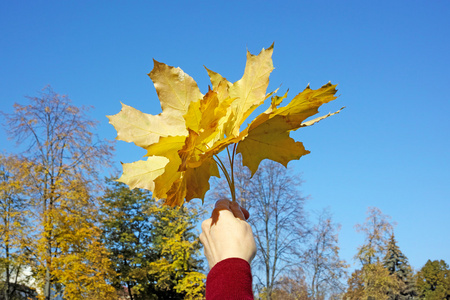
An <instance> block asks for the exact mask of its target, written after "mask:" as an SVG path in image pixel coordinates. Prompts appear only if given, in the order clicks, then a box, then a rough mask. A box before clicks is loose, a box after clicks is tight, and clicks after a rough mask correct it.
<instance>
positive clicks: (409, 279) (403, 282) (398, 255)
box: [383, 234, 417, 300]
mask: <svg viewBox="0 0 450 300" xmlns="http://www.w3.org/2000/svg"><path fill="white" fill-rule="evenodd" d="M383 265H384V267H385V268H386V269H387V270H388V271H389V274H391V275H395V276H396V277H397V279H398V281H399V289H398V291H388V295H389V300H412V299H414V297H415V296H416V295H417V293H416V286H415V281H414V278H413V272H412V269H411V267H410V265H409V264H408V259H407V258H406V256H405V255H404V254H403V253H402V251H400V248H399V247H398V246H397V242H396V240H395V237H394V234H392V235H391V238H390V240H389V243H388V245H387V249H386V256H385V257H384V260H383Z"/></svg>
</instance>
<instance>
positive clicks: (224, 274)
mask: <svg viewBox="0 0 450 300" xmlns="http://www.w3.org/2000/svg"><path fill="white" fill-rule="evenodd" d="M206 300H253V291H252V273H251V270H250V265H249V263H248V262H247V261H246V260H244V259H241V258H228V259H224V260H222V261H220V262H218V263H217V264H216V265H215V266H214V267H213V268H212V269H211V271H209V274H208V277H207V278H206Z"/></svg>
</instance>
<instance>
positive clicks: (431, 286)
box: [416, 260, 450, 300]
mask: <svg viewBox="0 0 450 300" xmlns="http://www.w3.org/2000/svg"><path fill="white" fill-rule="evenodd" d="M416 285H417V291H418V294H419V299H426V300H438V299H439V300H448V299H450V269H449V267H448V264H447V263H446V262H445V261H443V260H433V261H431V260H428V261H427V263H426V264H425V265H424V266H423V267H422V269H420V271H419V272H417V274H416Z"/></svg>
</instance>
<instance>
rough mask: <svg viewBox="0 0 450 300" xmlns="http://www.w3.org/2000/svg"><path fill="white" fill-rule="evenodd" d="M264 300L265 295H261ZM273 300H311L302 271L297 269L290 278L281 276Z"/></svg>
mask: <svg viewBox="0 0 450 300" xmlns="http://www.w3.org/2000/svg"><path fill="white" fill-rule="evenodd" d="M260 298H262V299H264V298H265V295H264V294H262V295H260ZM272 299H273V300H311V298H310V297H309V295H308V285H307V283H306V281H305V276H304V274H303V271H302V270H301V269H297V270H295V271H293V272H291V273H290V274H289V276H287V275H284V276H281V277H280V279H279V280H278V282H277V284H276V286H275V288H274V289H273V291H272Z"/></svg>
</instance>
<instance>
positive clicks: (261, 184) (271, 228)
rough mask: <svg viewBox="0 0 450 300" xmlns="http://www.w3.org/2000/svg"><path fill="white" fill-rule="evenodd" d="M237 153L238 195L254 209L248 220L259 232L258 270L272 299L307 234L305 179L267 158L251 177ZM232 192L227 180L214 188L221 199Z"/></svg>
mask: <svg viewBox="0 0 450 300" xmlns="http://www.w3.org/2000/svg"><path fill="white" fill-rule="evenodd" d="M240 159H241V158H240V156H237V158H236V162H235V163H234V176H235V183H234V184H235V187H236V198H237V201H238V202H239V203H240V205H241V206H242V207H244V208H246V209H247V210H248V211H249V212H250V219H249V220H248V222H249V223H250V224H251V225H252V227H253V231H254V234H255V240H256V246H257V249H258V251H257V253H256V258H255V260H254V261H253V263H252V264H253V265H254V266H255V269H258V270H260V271H261V273H257V272H254V274H255V277H256V278H257V279H258V281H259V284H258V286H257V289H258V290H259V291H260V292H261V291H263V290H264V295H265V298H264V299H268V300H270V299H272V292H273V290H274V288H275V286H276V283H277V281H278V279H279V278H280V276H282V275H283V273H285V272H286V271H287V270H288V269H289V268H290V267H292V266H293V265H295V263H297V262H298V261H297V262H295V261H293V257H295V256H293V253H294V250H295V249H298V248H299V247H300V242H301V241H302V239H304V237H305V235H306V229H305V224H306V220H305V213H304V210H303V208H304V201H305V199H304V198H303V197H302V195H301V193H300V192H299V190H298V187H299V186H300V185H301V180H300V179H299V177H298V176H294V175H293V174H292V173H291V172H289V169H286V168H284V167H283V166H282V165H280V164H279V163H276V162H273V161H270V160H264V161H263V162H262V163H261V165H260V166H259V169H258V171H257V172H256V173H255V174H254V176H253V177H251V173H250V171H249V169H248V168H247V167H243V165H242V162H241V161H240ZM227 191H228V193H229V189H228V186H227V183H226V181H225V180H220V181H219V182H218V183H217V185H216V186H215V189H214V194H213V198H214V199H215V200H219V199H220V198H223V197H224V195H226V194H227Z"/></svg>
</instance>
